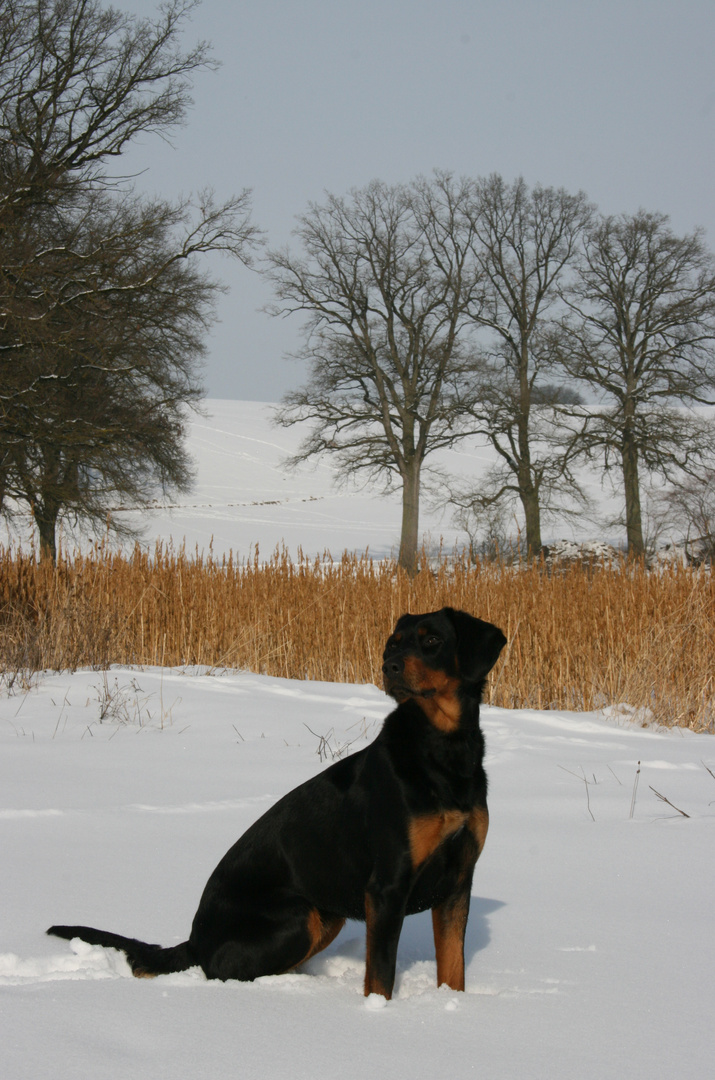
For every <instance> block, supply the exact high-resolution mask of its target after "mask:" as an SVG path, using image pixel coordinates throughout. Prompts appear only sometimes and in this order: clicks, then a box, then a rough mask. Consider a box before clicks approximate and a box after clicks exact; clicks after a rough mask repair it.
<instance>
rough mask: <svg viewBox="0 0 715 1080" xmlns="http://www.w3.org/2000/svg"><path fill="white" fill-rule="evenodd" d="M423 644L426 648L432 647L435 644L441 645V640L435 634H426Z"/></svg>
mask: <svg viewBox="0 0 715 1080" xmlns="http://www.w3.org/2000/svg"><path fill="white" fill-rule="evenodd" d="M424 644H425V645H426V646H427V648H428V649H433V648H434V647H435V645H441V644H442V642H441V640H440V638H438V637H437V635H436V634H428V635H427V637H426V638H425V640H424Z"/></svg>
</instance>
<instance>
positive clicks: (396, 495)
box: [0, 399, 715, 558]
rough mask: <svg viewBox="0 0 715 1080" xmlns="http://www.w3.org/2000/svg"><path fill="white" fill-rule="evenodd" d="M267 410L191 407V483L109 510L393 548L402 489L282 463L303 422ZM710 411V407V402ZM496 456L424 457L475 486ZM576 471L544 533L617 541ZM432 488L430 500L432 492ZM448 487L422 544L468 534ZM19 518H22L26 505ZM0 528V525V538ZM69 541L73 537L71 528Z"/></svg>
mask: <svg viewBox="0 0 715 1080" xmlns="http://www.w3.org/2000/svg"><path fill="white" fill-rule="evenodd" d="M274 409H275V406H274V405H271V404H267V403H261V402H255V401H224V400H218V399H215V400H210V401H206V402H204V415H202V416H194V417H193V418H192V419H191V422H190V425H189V436H188V448H189V452H190V454H191V456H192V458H193V459H194V461H195V462H196V469H197V474H196V484H195V487H194V489H193V491H192V492H191V493H190V494H189V495H186V496H181V497H179V498H178V499H176V500H173V501H172V500H169V501H168V502H167V504H166V505H162V506H158V507H157V509H156V511H153V512H151V513H147V514H144V515H143V516H142V517H139V515H137V514H136V513H134V512H129V511H127V510H126V509H124V508H114V510H113V513H114V515H115V516H116V517H117V518H119V519H122V520H124V521H128V522H130V523H132V524H133V525H135V526H138V527H139V528H140V529H141V538H142V543H143V544H144V545H145V546H147V547H150V548H151V547H153V545H154V543H155V542H156V540H157V539H162V540H164V541H167V542H168V541H172V542H173V544H174V545H175V546H178V545H180V544H181V543H183V542H184V541H185V542H186V545H187V548H188V550H189V551H193V550H194V549H195V548H196V547H198V549H199V551H204V552H208V550H209V546H210V545H213V552H214V554H216V555H218V556H221V555H222V554H224V553H227V552H228V551H229V550H232V551H233V552H234V554H238V556H239V557H241V558H245V557H246V556H248V555H249V553H250V552H251V551H252V549H253V548H254V547H255V545H256V544H258V545H259V548H260V552H261V555H262V556H267V555H269V554H270V553H271V552H272V551H273V550H274V549H275V547H276V546H277V545H281V544H285V545H286V547H287V548H288V550H289V551H290V552H291V554H293V555H295V554H296V552H297V550H298V548H299V547H301V548H302V549H303V551H304V552H305V553H306V554H308V555H320V554H322V553H323V551H325V550H326V549H327V550H329V551H330V552H331V553H332V554H333V555H335V556H337V555H340V554H342V552H343V551H344V550H346V549H347V550H350V551H358V552H363V551H365V550H366V549H369V550H370V552H371V553H372V554H373V555H375V556H378V557H383V556H387V555H390V554H393V553H394V554H396V552H397V549H398V546H399V540H400V524H401V512H402V511H401V499H400V491H399V489H398V490H396V491H395V492H393V493H392V494H391V495H390V496H388V497H384V496H382V495H381V494H380V492H379V491H377V490H376V489H375V488H374V487H372V488H366V487H364V488H362V489H357V490H356V489H355V488H343V489H339V488H337V487H336V485H335V483H334V481H335V469H334V466H333V463H332V462H331V460H330V459H329V458H323V459H322V460H320V461H319V462H316V463H311V464H309V465H306V466H304V467H302V468H300V469H298V470H294V471H291V472H288V471H287V469H286V468H285V459H286V458H287V457H288V456H290V455H291V454H293V453H295V451H296V450H297V448H298V445H299V443H300V441H301V439H302V438H303V436H304V435H305V434H306V431H307V428H306V427H304V426H301V425H297V426H295V427H292V428H287V429H286V428H279V427H276V426H274V425H273V423H272V415H273V412H274ZM711 411H712V412H713V414H714V415H715V410H711ZM495 458H496V455H495V452H494V450H493V449H491V448H490V447H488V446H487V445H486V442H485V441H484V440H483V439H478V438H469V439H465V440H464V441H463V442H460V443H458V444H457V445H456V446H455V448H454V449H453V450H446V451H442V452H440V453H438V454H435V455H434V456H430V457H429V458H428V459H427V463H426V464H427V465H428V466H431V465H434V466H436V467H437V468H438V469H439V470H440V472H441V473H443V474H445V475H448V476H451V477H458V478H460V479H462V480H468V481H471V482H473V484H474V487H475V488H478V487H479V485H480V482H481V481H482V479H483V477H484V475H485V473H486V471H487V470H488V468H489V467H490V465H492V464H493V463H494V461H495ZM426 479H427V477H426V476H425V480H426ZM581 479H582V482H583V484H584V487H585V488H586V490H587V493H588V495H589V497H590V498H591V500H592V508H591V510H590V511H589V512H588V513H585V512H579V513H578V514H577V515H576V516H571V517H567V516H564V515H562V516H560V517H557V518H555V519H554V518H549V516H548V515H547V514H546V513H544V515H543V521H542V535H543V538H544V540H545V542H553V541H554V540H557V539H560V538H570V539H576V540H594V539H600V540H608V541H609V542H611V543H616V544H617V543H619V542H620V541H622V540H623V530H622V529H619V528H618V527H614V528H610V529H608V528H606V527H604V525H603V519H612V518H615V517H616V516H617V515H618V514H619V512H620V511H621V501H620V498H619V497H618V496H614V494H613V492H612V490H611V488H610V486H608V485H606V486H604V485H602V483H601V479H600V476H599V473H598V472H597V471H595V470H594V471H586V470H582V472H581ZM435 494H436V496H437V497H436V499H432V498H431V495H435ZM446 495H447V492H446V489H444V488H439V487H438V488H437V491H436V493H435V492H432V493H430V492H429V491H428V490H427V485H426V484H425V490H423V497H422V504H421V508H420V534H421V536H422V538H423V539H424V541H425V542H426V543H427V544H428V545H436V544H438V543H439V542H440V539H443V540H444V543H445V544H446V545H447V547H448V548H451V547H452V546H453V545H454V544H455V543H460V544H463V543H464V542H465V541H466V535H465V533H463V532H460V530H459V529H458V528H457V527H456V526H455V524H454V522H453V513H452V510H451V508H450V507H447V508H446V509H445V508H444V506H443V505H442V506H441V507H437V508H436V509H435V508H434V507H435V506H437V504H438V503H439V501H440V496H442V501H444V497H446ZM431 504H432V505H431ZM20 521H21V522H24V523H25V526H27V522H28V518H27V514H25V515H24V517H22V518H21V519H20ZM517 527H518V523H517V520H516V518H515V520H514V521H513V522H512V523H511V525H510V529H509V531H510V532H511V533H512V534H515V533H516V530H517ZM29 535H30V532H29V530H28V529H27V527H26V528H25V530H24V532H23V529H22V528H20V529H19V530H18V529H15V530H14V531H13V533H11V536H15V537H18V536H19V537H20V538H21V539H23V541H24V542H26V541H27V538H28V537H29ZM6 536H7V533H6V530H5V527H4V525H2V524H0V542H3V541H5V538H6ZM67 542H68V546H70V547H73V546H75V539H74V538H73V537H68V540H67Z"/></svg>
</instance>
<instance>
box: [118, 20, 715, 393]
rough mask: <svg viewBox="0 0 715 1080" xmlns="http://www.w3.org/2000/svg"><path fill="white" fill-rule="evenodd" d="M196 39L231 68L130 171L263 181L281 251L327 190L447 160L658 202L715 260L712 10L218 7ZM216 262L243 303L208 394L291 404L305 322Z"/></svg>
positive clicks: (226, 334)
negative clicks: (294, 353) (294, 355)
mask: <svg viewBox="0 0 715 1080" xmlns="http://www.w3.org/2000/svg"><path fill="white" fill-rule="evenodd" d="M114 4H115V6H116V7H118V8H120V9H124V10H134V11H137V12H140V13H142V14H148V13H149V11H150V6H149V4H148V3H147V2H146V0H114ZM199 37H200V38H206V39H208V40H209V41H211V42H212V43H213V45H214V54H215V57H216V58H217V59H218V60H219V61H221V63H222V67H221V68H220V70H219V71H218V72H217V73H210V72H206V73H202V74H200V75H199V76H198V77H197V78H196V80H195V88H194V91H195V92H194V99H195V107H194V109H193V110H192V112H191V114H190V117H189V122H188V124H187V126H186V127H185V128H182V129H180V130H179V131H177V132H176V133H175V138H174V140H173V143H174V146H173V148H171V147H168V146H165V145H163V144H162V143H161V142H159V141H158V140H157V139H149V138H147V139H145V140H144V142H143V144H142V145H140V146H137V147H135V149H134V150H133V151H132V153H131V155H130V157H129V159H128V162H127V164H130V165H131V168H132V170H134V169H138V168H146V169H148V172H146V173H145V174H144V175H143V176H142V178H141V185H142V186H145V187H146V188H148V189H149V190H156V191H160V192H162V193H164V194H176V193H178V192H188V191H190V190H196V189H198V188H201V187H205V186H207V185H208V186H212V187H214V188H215V190H216V192H217V194H218V196H219V197H227V196H228V195H229V194H231V193H232V192H234V191H238V190H240V189H242V188H243V187H251V188H253V202H254V219H255V221H256V223H257V224H258V225H260V226H261V227H262V228H263V229H264V230H265V231H266V232H267V234H268V238H269V241H270V244H271V245H272V246H280V245H283V244H285V243H286V242H288V241H290V233H291V229H292V228H293V226H294V224H295V217H296V215H298V214H300V213H301V212H302V211H303V210H304V209H305V208H306V206H307V204H308V202H309V201H311V200H312V201H320V200H321V199H322V198H323V194H324V192H325V191H326V190H329V191H332V192H334V193H336V194H343V193H346V192H347V191H349V189H350V188H352V187H361V186H363V185H364V184H367V183H368V182H369V181H370V180H372V179H375V178H379V179H382V180H385V181H387V182H388V183H396V182H399V181H407V180H410V179H412V178H413V177H415V176H416V175H418V174H420V173H430V172H431V171H432V170H433V169H434V168H439V169H448V170H451V171H453V172H454V173H456V174H465V175H471V176H481V175H487V174H489V173H491V172H499V173H501V174H502V175H503V176H504V177H505V179H507V180H513V179H514V178H515V177H516V176H518V175H523V176H524V178H525V179H526V181H527V182H528V183H529V184H534V183H537V182H539V183H542V184H545V185H546V184H550V185H554V186H556V187H560V186H563V187H565V188H567V189H568V190H570V191H577V190H579V189H582V190H584V191H586V192H587V194H588V195H589V197H590V198H591V200H592V201H594V202H595V203H597V205H598V206H599V207H600V208H601V210H602V211H604V212H606V213H620V212H622V211H625V212H632V211H634V210H637V209H638V208H639V207H644V208H645V209H647V210H658V211H661V212H663V213H666V214H669V215H670V217H671V224H672V227H673V228H674V229H675V230H676V231H678V232H681V233H682V232H686V231H689V230H691V229H693V228H694V227H695V226H696V225H702V226H703V227H704V228H705V229H706V230H707V240H708V243H709V244H710V246H711V248H713V249H715V206H714V204H713V173H714V172H715V63H714V62H713V46H714V45H715V3H713V0H679V3H677V4H676V3H675V2H674V0H590V2H589V3H586V2H585V0H580V2H579V0H362V2H361V3H355V2H354V0H350V2H347V0H300V2H290V0H260V2H253V3H246V2H243V0H203V3H202V5H201V7H200V8H199V9H198V10H197V12H196V13H195V16H194V18H193V22H192V23H191V24H190V25H189V27H188V30H187V36H186V42H187V44H188V43H189V41H191V40H193V39H195V38H199ZM212 268H213V270H214V272H215V273H216V274H217V275H218V276H220V277H222V278H223V279H224V280H225V282H226V283H227V284H228V285H229V286H230V290H231V291H230V294H229V295H228V296H227V297H226V298H224V300H223V301H222V303H221V310H220V317H221V323H220V324H219V325H218V326H217V328H216V330H215V333H214V334H213V336H212V339H211V343H210V356H209V360H208V364H207V368H206V386H207V390H208V393H209V395H210V396H213V397H225V398H242V399H247V400H264V401H275V400H277V399H278V398H279V397H280V396H281V394H282V393H283V392H284V391H285V390H286V389H288V388H289V387H291V386H296V385H298V384H299V383H300V382H301V381H302V379H303V376H304V369H303V367H302V366H301V365H299V364H297V363H295V362H291V361H287V360H285V359H284V354H285V353H288V352H290V351H291V350H293V349H295V348H297V346H298V344H299V320H298V319H293V318H291V319H288V320H276V319H271V318H270V317H269V316H268V315H265V314H263V313H262V312H260V311H259V310H257V309H259V308H260V307H261V305H262V304H264V303H265V302H266V301H267V300H269V299H270V291H269V290H268V288H267V286H266V285H265V283H264V282H263V281H262V280H261V279H260V278H259V277H258V276H257V275H255V274H252V273H251V272H249V271H247V270H245V269H243V268H242V267H240V266H234V265H233V264H232V263H230V262H228V261H226V260H218V259H217V260H216V262H215V263H214V264H212Z"/></svg>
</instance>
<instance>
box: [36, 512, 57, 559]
mask: <svg viewBox="0 0 715 1080" xmlns="http://www.w3.org/2000/svg"><path fill="white" fill-rule="evenodd" d="M32 512H33V516H34V518H35V525H36V526H37V531H38V533H39V534H40V559H51V560H52V562H53V563H56V562H57V540H56V537H55V532H56V529H57V518H58V515H59V506H57V507H55V506H52V505H50V506H48V505H47V504H43V505H42V506H38V505H37V504H36V505H35V506H34V507H33V511H32Z"/></svg>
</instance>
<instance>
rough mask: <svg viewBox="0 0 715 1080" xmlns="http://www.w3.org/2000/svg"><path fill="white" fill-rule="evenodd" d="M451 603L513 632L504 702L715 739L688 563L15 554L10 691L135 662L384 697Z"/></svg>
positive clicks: (707, 613)
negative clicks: (399, 652) (413, 642)
mask: <svg viewBox="0 0 715 1080" xmlns="http://www.w3.org/2000/svg"><path fill="white" fill-rule="evenodd" d="M444 604H450V605H452V606H453V607H458V608H463V609H464V610H466V611H469V612H472V613H474V614H476V615H479V616H480V617H481V618H484V619H488V620H490V621H492V622H495V623H497V625H499V626H500V627H502V629H503V630H504V632H505V633H506V635H507V638H508V641H509V644H508V646H507V647H506V649H505V650H504V653H503V656H502V659H501V660H500V662H499V664H498V665H497V667H496V669H495V671H494V673H493V675H492V676H491V680H490V687H489V690H488V700H490V701H491V702H492V703H493V704H495V705H501V706H505V707H507V708H514V707H521V708H524V707H530V708H538V709H541V708H548V707H552V708H567V709H593V708H598V707H600V706H603V705H609V704H617V703H621V702H626V703H628V704H629V705H631V706H634V707H637V708H646V709H649V710H650V712H651V713H652V714H653V717H654V718H655V719H656V720H657V721H658V722H660V723H664V724H668V725H672V724H679V725H683V726H686V727H690V728H693V729H695V730H715V686H714V681H713V678H714V676H713V673H714V668H715V579H714V578H713V576H712V575H710V574H706V573H699V572H697V571H693V570H689V569H686V568H684V567H681V566H672V567H666V568H664V569H662V570H660V571H659V572H657V573H652V572H651V573H649V572H648V571H646V570H645V569H644V567H643V566H642V565H640V564H627V563H623V564H622V565H621V566H619V567H617V568H610V569H608V568H598V569H591V570H588V569H583V568H581V567H569V568H565V569H564V570H563V571H559V572H551V573H549V572H548V571H547V570H546V568H545V567H543V566H541V565H538V564H532V565H530V566H524V567H522V568H519V569H517V570H515V569H513V568H507V567H503V566H495V565H493V564H485V565H482V566H479V565H477V566H474V565H470V564H469V563H468V562H467V561H466V560H465V561H460V560H456V561H455V560H447V559H445V560H443V561H442V562H441V563H440V564H439V565H438V566H437V567H432V568H431V569H424V570H422V572H421V573H419V574H418V575H417V577H415V578H414V579H412V580H410V579H409V578H408V577H407V576H406V575H405V574H404V573H402V572H401V571H399V570H397V568H396V567H395V566H394V565H393V564H385V563H377V562H372V560H371V559H369V558H368V557H366V556H363V557H356V556H353V555H345V556H344V557H343V558H342V560H341V561H340V562H332V561H330V560H329V559H326V560H311V559H308V558H304V557H300V558H298V559H297V560H295V561H293V560H291V559H290V558H289V556H288V555H287V554H286V553H285V552H276V553H275V554H274V555H273V557H272V558H271V559H270V560H269V561H267V562H261V561H259V559H258V556H257V553H256V556H255V557H254V558H253V559H252V560H249V561H243V562H238V561H235V560H234V559H233V558H229V559H224V560H222V561H218V560H215V559H212V558H203V557H200V556H194V557H190V556H188V555H187V554H186V553H185V552H184V551H183V550H180V551H174V550H172V549H168V548H166V547H158V548H157V549H156V551H155V552H154V553H153V554H151V555H149V554H147V553H146V552H143V551H141V550H140V549H139V548H137V549H136V550H135V552H134V554H133V555H132V556H131V557H126V556H122V555H118V554H114V553H111V552H108V551H105V550H102V549H101V548H98V549H96V550H95V551H94V552H93V553H91V554H90V555H88V556H82V555H75V556H73V557H72V558H66V557H62V558H61V559H60V561H59V563H58V565H57V567H53V566H51V565H48V564H46V563H38V562H37V561H36V560H35V558H34V557H33V556H29V557H28V556H19V555H10V554H8V553H6V552H2V551H0V662H1V663H2V666H3V669H4V671H5V681H6V682H11V681H12V679H13V677H14V676H15V675H16V674H17V673H18V672H25V673H26V672H28V671H36V670H41V669H52V670H59V669H65V668H75V667H78V666H88V665H89V666H101V665H106V664H109V663H121V664H134V665H143V664H167V665H184V664H205V665H210V666H213V667H216V668H224V667H228V668H243V669H246V668H247V669H249V670H251V671H257V672H264V673H266V674H269V675H279V676H284V677H287V678H298V679H304V678H307V679H320V680H328V681H336V682H346V681H349V682H374V683H377V684H378V685H379V683H380V665H381V652H382V647H383V644H384V641H385V638H386V636H387V634H388V633H389V631H390V629H391V627H392V626H393V624H394V622H395V620H396V618H397V617H398V616H399V615H400V614H401V613H402V612H404V611H429V610H432V609H435V608H439V607H441V606H442V605H444Z"/></svg>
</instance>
